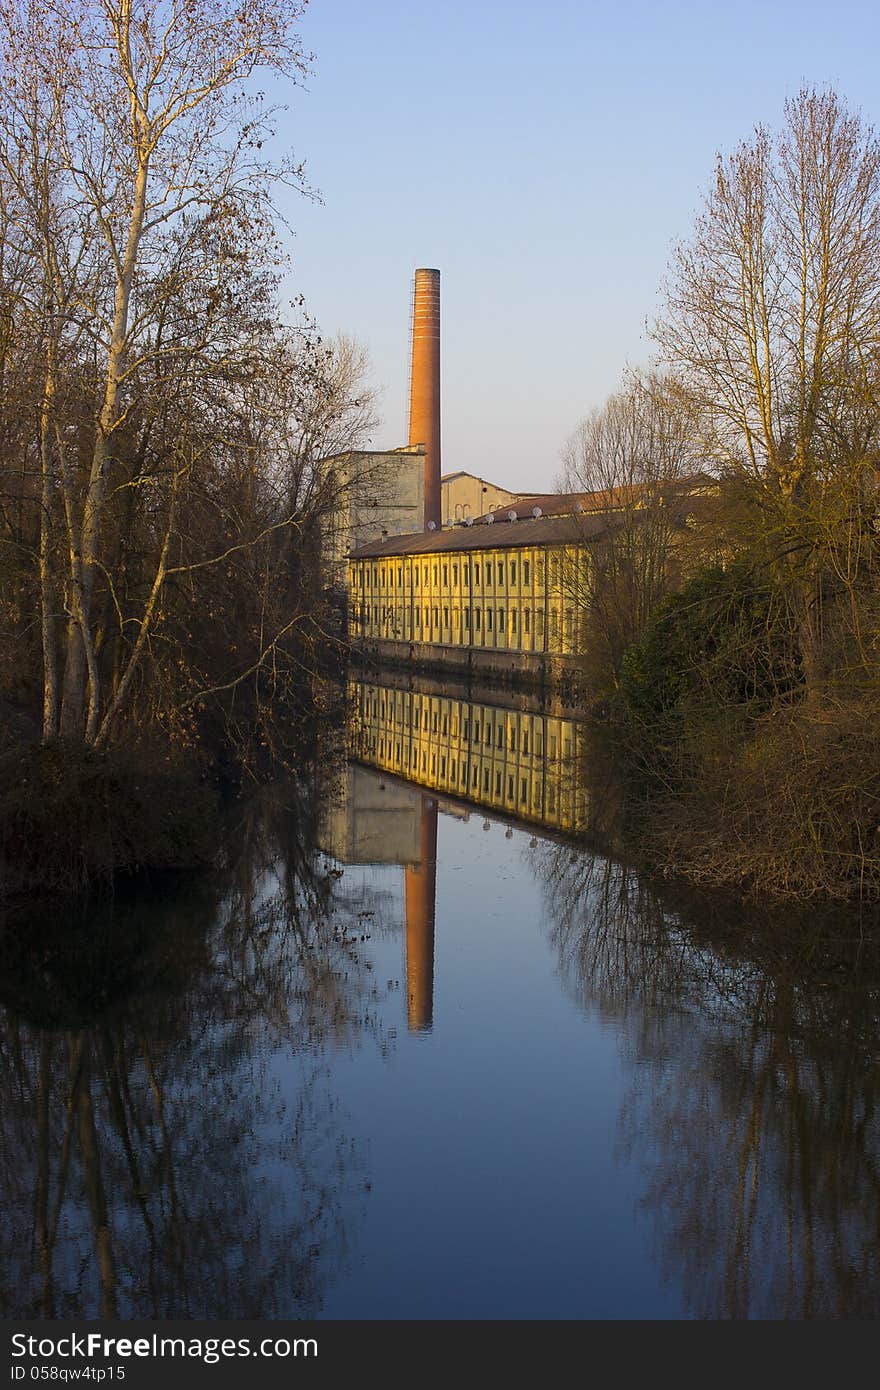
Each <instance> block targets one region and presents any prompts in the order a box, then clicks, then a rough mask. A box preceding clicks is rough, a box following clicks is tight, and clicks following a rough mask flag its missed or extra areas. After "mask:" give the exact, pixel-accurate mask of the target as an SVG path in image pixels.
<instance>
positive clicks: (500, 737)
mask: <svg viewBox="0 0 880 1390" xmlns="http://www.w3.org/2000/svg"><path fill="white" fill-rule="evenodd" d="M497 733H498V737H497V739H496V742H497V744H498V747H499V748H503V747H504V727H503V725H501V724H499V725H498V730H497Z"/></svg>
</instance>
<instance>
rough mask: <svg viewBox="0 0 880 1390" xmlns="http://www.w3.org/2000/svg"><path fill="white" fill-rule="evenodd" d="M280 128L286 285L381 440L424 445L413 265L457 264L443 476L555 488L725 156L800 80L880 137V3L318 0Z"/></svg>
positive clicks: (450, 306) (448, 337) (450, 281)
mask: <svg viewBox="0 0 880 1390" xmlns="http://www.w3.org/2000/svg"><path fill="white" fill-rule="evenodd" d="M301 34H302V38H303V42H304V45H305V47H306V48H307V49H309V50H311V51H312V52H314V54H315V63H314V69H313V72H312V75H311V76H310V78H309V80H308V83H307V87H306V90H298V91H295V92H294V93H293V95H292V99H291V102H290V110H289V112H288V113H287V115H286V116H285V117H284V118H283V126H282V133H283V138H284V141H285V143H289V145H290V146H291V147H292V148H293V150H294V151H295V152H296V154H297V155H298V156H301V157H303V158H305V160H306V162H307V171H308V175H309V177H310V180H311V182H312V183H313V184H314V185H315V186H316V187H317V189H318V190H319V191H320V194H321V198H322V202H321V203H320V204H310V203H307V202H305V201H304V200H301V199H298V198H291V199H286V200H285V202H284V208H285V211H286V213H287V215H288V216H289V219H290V221H291V223H292V225H293V227H294V229H295V238H294V240H293V243H292V248H291V249H292V254H293V260H294V270H293V274H292V277H291V282H290V283H291V287H293V288H295V289H297V290H301V291H302V292H303V293H304V294H305V296H306V301H307V304H308V307H309V309H310V310H311V312H312V313H313V314H314V315H315V317H316V318H317V320H318V322H319V324H320V326H321V328H322V330H323V331H324V332H326V333H328V334H331V333H335V332H337V331H343V332H346V333H349V334H351V335H353V336H354V337H356V338H357V339H358V340H359V341H361V342H362V343H363V344H364V345H365V346H366V347H367V349H368V350H369V353H370V357H371V360H372V369H373V384H374V385H376V386H378V387H380V388H382V396H381V402H380V404H381V414H382V423H381V425H380V427H379V429H378V430H377V431H376V434H375V436H374V438H373V441H372V443H373V447H376V448H379V447H393V446H395V445H397V444H401V443H405V442H406V429H407V403H406V380H407V367H408V342H407V335H408V313H409V294H410V283H411V278H412V272H413V270H414V269H415V267H417V266H436V267H438V268H439V269H440V271H441V289H442V315H443V323H442V334H443V358H442V362H443V380H442V385H443V470H444V472H451V471H453V470H455V469H459V468H462V469H467V470H469V471H473V472H477V473H482V474H483V475H485V476H487V477H489V478H491V479H492V480H493V481H496V482H498V483H501V484H502V485H505V484H506V485H508V486H510V487H511V488H514V489H525V488H531V487H533V488H535V489H536V490H540V489H543V488H547V487H550V486H551V485H552V482H553V479H554V477H555V475H556V473H557V471H558V468H559V450H560V447H561V445H562V443H563V441H564V440H565V438H566V436H567V435H568V434H569V433H570V432H571V431H572V429H573V428H574V427H575V425H576V424H577V421H578V420H579V419H580V418H581V417H582V416H583V415H584V414H586V413H587V412H588V411H589V410H591V409H592V408H593V407H594V406H597V405H600V404H601V403H602V401H603V400H604V399H605V397H606V396H607V395H608V394H609V392H611V391H612V390H614V388H615V386H616V385H617V383H618V381H619V379H620V375H621V373H622V371H623V370H624V368H625V367H626V365H627V364H628V363H630V364H639V363H643V362H646V361H648V359H649V357H650V353H651V345H650V343H649V341H648V339H647V336H646V332H645V322H646V320H648V319H650V318H652V317H653V315H654V314H655V312H656V310H657V306H658V289H659V286H660V282H661V280H662V277H663V274H664V271H665V267H666V265H667V262H668V259H669V253H670V248H671V245H672V244H673V242H674V241H675V240H676V239H677V238H680V237H682V236H687V234H688V232H689V229H690V227H691V226H692V223H693V219H694V215H695V213H696V211H697V209H698V207H699V204H700V200H701V195H702V192H703V190H704V189H705V188H706V187H707V186H708V184H709V181H710V178H711V174H712V168H713V159H714V155H715V153H716V151H718V150H721V151H727V150H730V149H732V148H733V146H734V145H735V144H736V143H737V142H738V140H740V139H741V138H744V137H748V135H749V134H750V132H751V130H752V128H753V126H754V125H755V124H756V123H757V122H759V121H764V122H766V123H769V124H771V125H775V124H777V123H778V121H779V119H780V117H781V112H782V105H783V101H784V99H785V97H786V96H787V95H790V94H792V93H794V92H796V91H797V89H798V88H799V86H800V85H801V84H802V82H804V81H806V82H808V83H817V84H830V85H831V86H833V87H835V88H836V90H837V91H838V92H839V93H840V94H841V95H842V96H844V97H845V98H846V99H847V101H848V102H849V104H850V106H852V107H854V108H857V109H859V110H860V111H861V112H862V114H863V116H864V117H865V118H866V120H867V121H868V122H869V123H871V124H874V123H877V124H880V96H878V85H877V70H878V53H880V6H878V5H877V4H876V3H868V0H836V3H828V4H817V3H814V2H813V0H800V2H799V3H795V0H762V2H761V3H758V2H757V0H738V3H729V2H728V0H724V2H723V3H719V2H716V3H708V0H671V2H670V0H655V2H654V3H648V2H647V0H619V3H617V4H613V3H598V0H543V3H529V4H526V3H521V0H472V3H467V0H446V3H445V4H443V3H432V4H429V3H427V0H408V2H405V0H311V3H310V4H309V6H308V9H307V11H306V15H305V18H304V20H303V22H302V26H301Z"/></svg>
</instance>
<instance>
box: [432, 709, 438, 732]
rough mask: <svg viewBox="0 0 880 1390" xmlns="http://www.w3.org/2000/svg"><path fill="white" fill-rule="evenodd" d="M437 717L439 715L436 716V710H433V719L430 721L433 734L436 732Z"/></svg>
mask: <svg viewBox="0 0 880 1390" xmlns="http://www.w3.org/2000/svg"><path fill="white" fill-rule="evenodd" d="M438 717H439V716H438V714H437V711H436V710H434V717H433V719H432V721H431V724H432V728H433V730H434V733H435V734H436V732H437V720H438Z"/></svg>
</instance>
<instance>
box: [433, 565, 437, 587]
mask: <svg viewBox="0 0 880 1390" xmlns="http://www.w3.org/2000/svg"><path fill="white" fill-rule="evenodd" d="M434 583H435V584H436V583H437V566H436V565H435V566H434Z"/></svg>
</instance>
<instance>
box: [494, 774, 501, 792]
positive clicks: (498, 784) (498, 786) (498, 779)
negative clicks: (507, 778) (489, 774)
mask: <svg viewBox="0 0 880 1390" xmlns="http://www.w3.org/2000/svg"><path fill="white" fill-rule="evenodd" d="M495 795H496V796H500V795H501V773H500V772H496V773H495Z"/></svg>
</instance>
